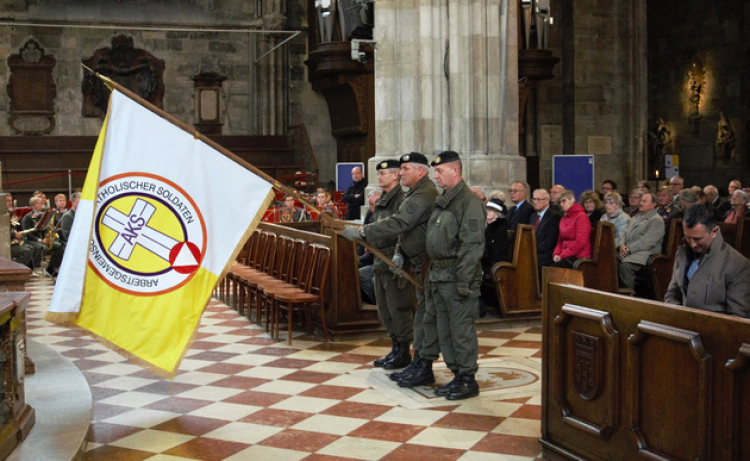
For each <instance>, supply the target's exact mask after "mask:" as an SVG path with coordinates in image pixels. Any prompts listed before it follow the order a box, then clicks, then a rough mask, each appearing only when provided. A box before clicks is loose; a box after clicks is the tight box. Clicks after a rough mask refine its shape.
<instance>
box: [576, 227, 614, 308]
mask: <svg viewBox="0 0 750 461" xmlns="http://www.w3.org/2000/svg"><path fill="white" fill-rule="evenodd" d="M593 248H594V251H593V253H592V254H591V258H581V259H578V260H577V261H576V262H575V263H574V264H573V268H574V269H578V270H579V271H581V272H582V273H583V281H584V286H585V287H587V288H593V289H595V290H602V291H608V292H610V293H617V292H618V290H619V287H620V282H619V277H618V273H617V248H616V247H615V226H614V225H613V224H612V223H609V222H604V221H599V222H598V223H597V225H596V232H595V236H594V247H593Z"/></svg>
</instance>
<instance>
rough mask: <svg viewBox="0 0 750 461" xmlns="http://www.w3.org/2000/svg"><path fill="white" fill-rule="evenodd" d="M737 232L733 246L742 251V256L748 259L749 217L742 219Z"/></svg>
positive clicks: (749, 240) (749, 251) (749, 245)
mask: <svg viewBox="0 0 750 461" xmlns="http://www.w3.org/2000/svg"><path fill="white" fill-rule="evenodd" d="M738 234H739V235H738V236H737V246H736V247H735V248H736V249H737V251H739V252H740V253H742V256H744V257H746V258H749V259H750V218H743V219H742V227H741V228H740V230H739V231H738Z"/></svg>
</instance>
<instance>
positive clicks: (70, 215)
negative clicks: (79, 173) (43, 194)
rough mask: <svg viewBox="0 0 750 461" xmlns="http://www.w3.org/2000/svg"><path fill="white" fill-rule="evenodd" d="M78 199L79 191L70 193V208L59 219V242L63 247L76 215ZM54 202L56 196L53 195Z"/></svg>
mask: <svg viewBox="0 0 750 461" xmlns="http://www.w3.org/2000/svg"><path fill="white" fill-rule="evenodd" d="M61 195H62V194H61ZM80 199H81V193H80V192H75V193H74V194H73V195H71V196H70V200H71V205H70V210H68V211H67V212H66V213H65V214H64V215H63V216H62V218H61V219H60V235H59V242H60V243H62V245H63V248H65V246H66V245H67V244H68V239H69V238H70V230H71V229H72V228H73V220H74V219H75V217H76V210H77V209H78V201H79V200H80ZM55 203H57V197H55Z"/></svg>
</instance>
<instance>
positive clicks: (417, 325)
mask: <svg viewBox="0 0 750 461" xmlns="http://www.w3.org/2000/svg"><path fill="white" fill-rule="evenodd" d="M422 275H423V274H422V272H411V276H412V277H414V278H415V279H417V280H419V281H420V282H422V285H423V286H424V290H420V289H419V287H416V286H414V287H412V288H413V289H414V294H415V296H416V298H417V310H416V311H414V346H413V347H414V351H415V352H419V351H420V350H422V345H423V344H424V314H425V312H426V310H427V307H426V305H427V302H426V295H425V291H426V290H428V286H429V282H428V281H427V280H426V279H425V278H424V277H423V276H422ZM410 285H411V284H410Z"/></svg>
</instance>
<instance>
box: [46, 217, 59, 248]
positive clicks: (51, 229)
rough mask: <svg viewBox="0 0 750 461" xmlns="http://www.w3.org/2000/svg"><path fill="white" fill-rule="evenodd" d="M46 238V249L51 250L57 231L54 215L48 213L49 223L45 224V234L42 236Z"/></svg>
mask: <svg viewBox="0 0 750 461" xmlns="http://www.w3.org/2000/svg"><path fill="white" fill-rule="evenodd" d="M44 238H46V239H47V249H49V250H52V246H53V245H54V244H55V240H57V231H56V230H55V215H54V213H50V217H49V225H48V226H47V234H46V235H45V236H44Z"/></svg>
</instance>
